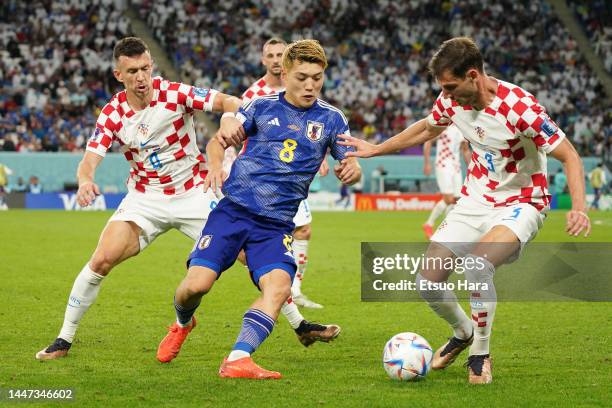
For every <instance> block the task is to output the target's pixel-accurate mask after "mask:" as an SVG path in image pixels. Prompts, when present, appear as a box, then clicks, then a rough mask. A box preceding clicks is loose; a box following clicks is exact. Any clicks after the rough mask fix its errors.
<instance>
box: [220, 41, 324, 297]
mask: <svg viewBox="0 0 612 408" xmlns="http://www.w3.org/2000/svg"><path fill="white" fill-rule="evenodd" d="M286 47H287V43H286V42H285V41H283V40H282V39H280V38H278V37H273V38H270V39H269V40H268V41H266V42H265V43H264V45H263V48H262V53H261V63H262V64H263V66H265V67H266V74H265V75H264V76H263V77H261V78H260V79H258V80H257V81H255V82H254V83H253V84H252V85H251V86H250V87H249V89H247V90H246V91H244V93H243V94H242V102H243V104H246V103H248V102H250V101H252V100H253V99H255V98H259V97H261V96H266V95H274V94H276V93H278V92H281V91H284V90H285V87H284V85H283V81H282V79H281V57H282V55H283V51H285V48H286ZM227 151H230V150H229V149H228V150H227ZM227 151H226V156H227ZM328 172H329V166H328V164H327V161H326V160H323V163H321V169H320V170H319V173H320V174H321V176H326V175H327V173H328ZM228 174H229V173H228ZM293 223H294V224H295V230H294V231H293V245H292V246H293V254H294V255H295V259H296V262H297V266H298V269H297V272H296V274H295V279H294V280H293V284H292V285H291V301H293V302H294V303H295V304H297V305H299V306H303V307H309V308H313V309H321V308H323V306H322V305H321V304H319V303H316V302H313V301H312V300H310V299H309V298H308V296H306V295H305V294H303V293H302V281H303V279H304V275H305V274H306V268H307V266H308V243H309V241H310V236H311V235H312V229H311V226H310V225H311V223H312V213H311V212H310V207H309V205H308V200H307V199H306V200H303V201H302V202H301V203H300V207H299V208H298V211H297V213H296V214H295V217H294V218H293Z"/></svg>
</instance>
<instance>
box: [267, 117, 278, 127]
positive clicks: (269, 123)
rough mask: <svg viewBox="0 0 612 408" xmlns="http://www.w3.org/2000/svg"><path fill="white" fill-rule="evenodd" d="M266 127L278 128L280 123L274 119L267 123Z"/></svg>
mask: <svg viewBox="0 0 612 408" xmlns="http://www.w3.org/2000/svg"><path fill="white" fill-rule="evenodd" d="M268 125H274V126H280V122H279V121H278V118H274V119H272V120H269V121H268Z"/></svg>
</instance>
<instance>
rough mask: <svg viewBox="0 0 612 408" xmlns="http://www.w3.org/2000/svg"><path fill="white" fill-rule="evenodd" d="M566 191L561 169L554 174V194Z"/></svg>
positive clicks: (565, 182) (563, 174) (564, 177)
mask: <svg viewBox="0 0 612 408" xmlns="http://www.w3.org/2000/svg"><path fill="white" fill-rule="evenodd" d="M566 190H567V176H566V175H565V173H564V172H563V169H559V170H558V171H557V174H555V181H554V194H563V193H565V192H566Z"/></svg>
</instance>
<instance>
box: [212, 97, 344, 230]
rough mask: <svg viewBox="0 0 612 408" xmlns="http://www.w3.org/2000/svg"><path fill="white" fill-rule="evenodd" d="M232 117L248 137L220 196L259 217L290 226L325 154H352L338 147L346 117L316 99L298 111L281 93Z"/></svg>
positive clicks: (339, 155)
mask: <svg viewBox="0 0 612 408" xmlns="http://www.w3.org/2000/svg"><path fill="white" fill-rule="evenodd" d="M236 117H237V118H238V120H240V121H241V122H242V125H243V126H244V130H245V132H246V136H247V139H246V141H245V146H244V147H243V150H242V152H241V153H240V155H239V156H238V158H237V159H236V161H235V162H234V165H233V166H232V170H231V172H230V175H229V177H228V179H227V181H226V182H225V184H224V186H223V194H225V196H226V197H227V198H228V199H230V200H231V201H233V202H234V203H236V204H238V205H240V206H242V207H245V208H246V209H248V210H249V211H250V212H251V213H253V214H257V215H260V216H263V217H267V218H273V219H278V220H281V221H286V222H289V223H290V222H292V219H293V216H294V215H295V213H296V212H297V209H298V206H299V204H300V201H302V200H304V199H305V198H306V197H307V196H308V188H309V186H310V183H311V182H312V180H313V178H314V176H315V175H316V174H317V171H319V167H320V166H321V162H322V161H323V159H324V157H325V154H326V153H327V150H328V149H329V150H330V152H331V155H332V156H333V157H334V159H336V160H341V159H343V158H344V157H345V156H344V155H345V153H346V152H347V151H348V150H352V148H350V147H346V146H341V145H339V144H337V143H336V141H337V135H339V134H350V131H349V128H348V121H347V120H346V117H345V116H344V114H343V113H342V112H341V111H340V110H339V109H337V108H335V107H333V106H332V105H330V104H329V103H327V102H325V101H322V100H320V99H317V101H316V102H315V103H314V104H313V105H312V106H311V107H310V108H306V109H300V108H297V107H295V106H293V105H291V104H290V103H289V102H287V101H286V100H285V93H284V92H281V93H279V94H276V95H269V96H264V97H260V98H257V99H254V100H252V101H251V102H249V103H248V104H246V105H244V106H243V107H242V108H240V110H239V111H238V113H237V114H236Z"/></svg>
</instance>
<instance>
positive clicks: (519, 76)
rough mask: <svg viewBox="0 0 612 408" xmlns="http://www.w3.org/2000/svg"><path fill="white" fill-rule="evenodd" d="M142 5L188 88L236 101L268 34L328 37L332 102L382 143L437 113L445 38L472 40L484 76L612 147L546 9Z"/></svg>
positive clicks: (580, 141) (275, 2) (256, 69)
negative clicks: (437, 65)
mask: <svg viewBox="0 0 612 408" xmlns="http://www.w3.org/2000/svg"><path fill="white" fill-rule="evenodd" d="M138 3H139V5H140V10H141V16H142V17H143V18H146V19H147V22H148V24H149V25H150V26H151V27H152V29H153V30H154V33H155V36H156V37H157V38H158V39H159V41H160V42H161V43H162V44H163V45H164V46H165V47H166V49H167V50H168V51H169V52H172V56H173V60H174V63H175V64H176V66H177V67H178V68H180V69H181V71H182V74H183V77H184V78H186V80H188V81H191V82H194V83H196V84H199V85H201V86H208V85H213V86H216V87H218V88H221V89H223V90H224V91H225V92H228V93H231V94H236V95H238V94H241V93H242V92H243V91H244V90H245V89H246V88H247V87H248V85H249V84H250V83H252V82H253V81H254V80H255V79H257V78H259V77H260V76H261V75H262V70H261V67H260V64H259V55H260V54H259V53H260V47H261V44H262V43H263V41H265V39H266V38H268V37H270V36H272V35H280V36H282V37H283V38H285V39H287V40H294V39H297V38H303V37H312V38H317V39H319V40H320V41H321V42H322V44H324V46H325V47H326V50H327V52H328V53H329V55H330V69H329V71H328V78H327V81H326V84H325V90H324V95H325V98H326V99H328V100H329V101H330V102H332V103H333V104H336V105H338V106H342V107H343V108H345V109H347V113H348V114H349V117H350V121H351V128H352V129H353V130H354V133H355V134H357V135H362V136H364V137H366V138H369V139H373V140H375V141H378V140H382V139H384V138H387V137H389V136H390V135H392V134H394V133H395V132H397V131H399V130H401V129H403V128H404V127H406V125H407V124H409V123H410V122H412V121H413V120H415V118H420V117H422V116H423V115H425V114H426V113H427V112H428V110H429V109H430V107H431V101H432V99H433V98H434V96H435V95H434V92H435V91H432V86H431V85H432V84H431V79H430V78H429V77H428V75H427V72H426V69H425V67H426V65H427V61H428V60H429V58H430V56H431V55H432V53H433V51H434V50H435V49H436V47H437V46H438V45H439V43H440V42H441V41H443V40H444V39H446V38H449V37H451V36H456V35H469V36H472V37H474V38H475V40H476V41H477V42H478V44H479V45H480V46H481V49H483V51H484V54H485V56H486V59H487V61H488V62H489V64H490V65H489V66H488V67H487V69H488V70H489V71H491V72H493V73H494V75H497V76H498V77H499V78H502V79H504V80H507V81H510V82H515V83H517V84H520V85H521V86H524V87H525V88H527V89H528V90H530V91H531V92H532V93H534V94H535V95H536V97H537V98H538V99H539V100H540V101H541V102H542V103H543V104H544V105H545V106H547V107H548V109H549V110H550V111H551V114H552V116H553V117H555V118H556V120H557V121H558V122H559V124H560V125H561V126H562V127H563V128H564V129H566V131H567V133H568V134H570V135H573V138H574V141H575V143H576V144H577V145H578V146H579V148H580V150H581V153H582V154H587V155H588V154H596V155H603V154H604V151H605V149H606V148H609V134H610V118H609V117H608V118H607V120H606V121H604V112H605V103H603V101H604V99H605V95H604V91H603V89H602V87H601V85H600V84H599V82H598V80H597V78H596V77H595V76H594V75H593V74H592V73H591V70H590V69H589V66H588V65H587V64H586V62H585V61H584V59H583V58H582V56H581V55H580V52H579V50H578V48H577V45H576V43H575V41H574V40H573V39H572V38H571V37H570V36H569V34H568V32H567V30H566V29H565V28H564V26H563V25H562V24H561V23H560V22H559V20H558V19H557V17H556V16H555V14H554V13H553V12H552V10H551V8H550V6H549V5H548V4H547V3H546V2H544V1H533V2H526V1H522V2H514V1H507V0H504V1H501V2H500V1H496V2H493V1H484V2H483V1H474V0H470V1H463V2H460V3H457V4H453V3H451V2H448V1H441V0H440V1H430V0H427V1H426V0H413V1H410V2H393V1H385V0H379V1H367V2H366V1H357V2H355V1H350V2H349V1H344V0H328V1H314V0H299V1H298V0H292V1H289V2H286V1H281V0H272V1H268V0H267V1H263V0H253V1H250V2H238V1H226V2H213V1H204V2H188V3H184V4H183V3H182V2H179V1H167V0H142V1H139V2H138ZM483 3H484V4H483ZM527 21H528V22H529V24H527V25H526V24H525V22H527ZM177 27H179V29H177ZM434 88H435V86H434ZM600 139H601V140H600Z"/></svg>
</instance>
